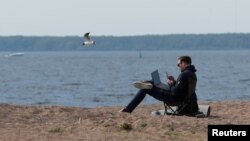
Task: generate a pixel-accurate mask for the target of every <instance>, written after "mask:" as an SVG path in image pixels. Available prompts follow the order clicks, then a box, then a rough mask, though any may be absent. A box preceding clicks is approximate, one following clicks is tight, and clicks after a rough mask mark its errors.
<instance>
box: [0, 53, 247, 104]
mask: <svg viewBox="0 0 250 141" xmlns="http://www.w3.org/2000/svg"><path fill="white" fill-rule="evenodd" d="M6 54H7V53H6V52H1V53H0V65H1V67H0V103H9V104H22V105H64V106H79V107H97V106H113V105H121V106H122V105H123V106H124V105H126V104H127V103H128V102H129V101H130V100H131V98H132V97H133V96H134V95H135V93H136V92H137V89H136V88H134V87H133V86H132V85H131V83H132V82H133V81H136V80H146V79H150V78H151V76H150V73H151V72H152V71H154V70H155V69H159V72H160V75H161V80H162V81H164V80H165V72H166V71H168V73H170V74H172V75H174V76H175V77H177V76H178V74H179V70H178V68H177V66H176V63H177V58H178V57H179V56H180V55H190V56H192V58H193V64H194V65H195V66H196V68H197V70H198V71H197V77H198V84H197V95H198V99H199V100H201V101H207V100H232V99H237V100H245V99H250V89H249V87H250V74H249V70H250V57H249V54H250V51H141V52H136V51H135V52H124V51H123V52H91V51H89V52H27V53H25V54H24V55H23V56H12V57H4V56H5V55H6ZM158 102H159V101H157V100H154V99H153V98H151V97H150V96H147V97H146V99H145V100H144V101H143V104H152V103H158Z"/></svg>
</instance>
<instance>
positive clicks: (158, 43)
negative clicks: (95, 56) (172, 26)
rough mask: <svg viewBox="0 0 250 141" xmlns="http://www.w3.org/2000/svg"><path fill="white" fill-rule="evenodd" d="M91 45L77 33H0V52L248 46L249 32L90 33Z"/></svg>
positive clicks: (211, 48) (237, 47)
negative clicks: (83, 44)
mask: <svg viewBox="0 0 250 141" xmlns="http://www.w3.org/2000/svg"><path fill="white" fill-rule="evenodd" d="M92 38H93V40H95V41H96V45H95V46H89V47H87V46H86V47H85V46H82V43H83V41H84V40H83V38H82V37H79V36H65V37H55V36H0V51H84V50H107V51H108V50H228V49H237V50H238V49H250V34H243V33H239V34H233V33H227V34H172V35H143V36H93V37H92Z"/></svg>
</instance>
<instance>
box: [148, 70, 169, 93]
mask: <svg viewBox="0 0 250 141" xmlns="http://www.w3.org/2000/svg"><path fill="white" fill-rule="evenodd" d="M151 77H152V80H153V83H154V85H155V86H156V87H158V88H161V89H164V90H169V89H170V88H169V85H167V84H165V83H162V82H161V79H160V75H159V72H158V70H155V71H153V72H152V73H151Z"/></svg>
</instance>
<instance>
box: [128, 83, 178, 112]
mask: <svg viewBox="0 0 250 141" xmlns="http://www.w3.org/2000/svg"><path fill="white" fill-rule="evenodd" d="M148 83H152V82H151V81H148ZM152 85H153V83H152ZM146 94H149V95H150V96H152V97H154V98H155V99H157V100H159V101H164V102H174V101H175V99H174V97H173V96H172V95H171V94H170V92H167V91H165V90H162V89H161V88H158V87H156V86H154V85H153V88H152V89H150V90H147V89H141V90H139V91H138V92H137V94H136V95H135V97H134V98H133V99H132V100H131V101H130V103H129V104H128V105H127V106H126V108H125V110H126V112H129V113H131V112H133V110H134V109H135V108H136V107H137V106H138V105H139V104H140V103H141V102H142V100H143V99H144V98H145V96H146Z"/></svg>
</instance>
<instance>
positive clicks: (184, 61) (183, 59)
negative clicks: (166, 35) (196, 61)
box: [177, 56, 192, 71]
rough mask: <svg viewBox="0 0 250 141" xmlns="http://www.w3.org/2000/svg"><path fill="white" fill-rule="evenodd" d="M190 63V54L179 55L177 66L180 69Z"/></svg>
mask: <svg viewBox="0 0 250 141" xmlns="http://www.w3.org/2000/svg"><path fill="white" fill-rule="evenodd" d="M191 64H192V59H191V57H190V56H180V57H179V58H178V62H177V66H178V67H179V68H180V70H181V71H182V70H184V69H185V68H186V67H187V66H189V65H191Z"/></svg>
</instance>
